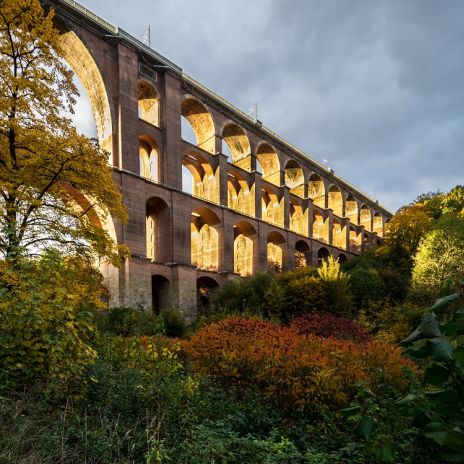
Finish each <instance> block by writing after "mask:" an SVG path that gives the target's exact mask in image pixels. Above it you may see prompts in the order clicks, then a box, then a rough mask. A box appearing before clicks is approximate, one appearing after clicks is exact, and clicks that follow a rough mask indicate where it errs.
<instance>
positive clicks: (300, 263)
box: [295, 240, 311, 268]
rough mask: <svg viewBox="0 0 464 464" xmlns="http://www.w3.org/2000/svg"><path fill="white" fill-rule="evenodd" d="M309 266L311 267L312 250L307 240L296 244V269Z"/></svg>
mask: <svg viewBox="0 0 464 464" xmlns="http://www.w3.org/2000/svg"><path fill="white" fill-rule="evenodd" d="M309 266H311V248H310V247H309V245H308V243H307V242H306V241H305V240H298V241H297V242H296V243H295V267H296V268H304V267H309Z"/></svg>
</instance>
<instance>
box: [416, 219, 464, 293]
mask: <svg viewBox="0 0 464 464" xmlns="http://www.w3.org/2000/svg"><path fill="white" fill-rule="evenodd" d="M463 236H464V235H463ZM463 236H460V234H458V233H457V232H455V231H453V230H447V229H446V228H444V227H442V228H437V229H435V230H433V231H432V232H430V233H428V234H427V235H425V236H424V238H423V239H422V240H421V242H420V245H419V248H418V251H417V254H416V256H415V257H414V268H413V271H412V282H413V285H414V287H415V288H416V289H418V290H420V291H422V292H423V293H424V294H427V295H430V296H431V297H433V298H436V297H438V295H439V292H440V288H441V287H442V285H443V283H444V282H445V280H446V279H447V278H451V280H452V281H453V284H454V285H455V286H462V284H463V282H464V239H463Z"/></svg>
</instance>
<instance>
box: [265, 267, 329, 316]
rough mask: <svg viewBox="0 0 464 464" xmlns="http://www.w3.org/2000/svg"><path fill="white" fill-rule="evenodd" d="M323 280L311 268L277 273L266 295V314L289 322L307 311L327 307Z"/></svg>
mask: <svg viewBox="0 0 464 464" xmlns="http://www.w3.org/2000/svg"><path fill="white" fill-rule="evenodd" d="M326 298H327V295H326V292H325V289H324V285H323V283H322V281H321V280H320V279H318V278H316V277H314V272H313V271H312V270H311V269H307V268H304V269H297V270H296V271H292V272H284V273H281V274H277V275H276V277H275V278H274V280H273V282H272V283H271V285H270V286H269V288H268V291H267V292H266V294H265V297H264V303H265V304H264V310H263V313H264V316H265V317H267V318H269V319H276V320H279V321H281V322H288V321H289V320H291V319H293V318H294V317H296V316H300V315H301V314H304V313H306V312H310V311H319V310H322V311H323V310H325V309H327V307H328V305H327V301H326Z"/></svg>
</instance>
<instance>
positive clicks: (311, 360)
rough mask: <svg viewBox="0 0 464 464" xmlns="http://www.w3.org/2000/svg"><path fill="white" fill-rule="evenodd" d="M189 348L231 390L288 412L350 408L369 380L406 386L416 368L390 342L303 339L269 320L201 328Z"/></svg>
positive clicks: (199, 365)
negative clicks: (252, 392) (406, 375)
mask: <svg viewBox="0 0 464 464" xmlns="http://www.w3.org/2000/svg"><path fill="white" fill-rule="evenodd" d="M183 350H184V352H185V354H186V357H187V360H188V362H189V364H190V366H191V368H192V369H193V370H194V371H195V372H198V373H200V374H202V375H208V376H210V377H211V378H212V379H213V380H214V381H216V382H218V383H219V384H220V385H222V387H223V388H225V389H226V390H228V391H229V390H237V391H238V392H239V393H242V394H243V392H244V391H246V390H248V389H250V388H257V389H258V390H259V391H261V392H262V393H263V394H264V395H266V396H267V397H268V398H270V399H272V400H273V401H274V402H276V403H277V404H278V405H280V407H282V408H283V409H284V410H290V411H291V410H298V409H300V408H301V409H303V410H306V411H308V412H311V413H316V409H317V408H324V407H326V408H336V407H339V406H341V405H345V404H347V402H349V400H350V398H351V397H352V395H353V394H354V392H355V390H356V385H357V384H358V383H359V382H361V381H363V382H366V383H367V384H368V385H369V386H370V387H371V388H373V389H375V388H376V375H377V372H378V371H381V372H382V382H386V383H387V384H389V385H392V386H394V387H395V388H399V389H401V388H404V387H405V383H404V381H403V369H404V368H410V369H412V368H413V364H412V363H411V362H409V361H407V360H405V359H403V358H402V356H401V350H400V349H399V348H397V347H395V346H393V345H390V344H387V343H378V342H371V343H367V344H362V345H360V344H355V343H353V342H350V341H345V340H343V341H342V340H335V339H324V338H321V337H317V336H315V335H298V334H297V333H295V332H294V331H293V330H290V329H288V328H282V327H279V326H277V325H274V324H271V323H269V322H265V321H257V320H251V319H245V318H231V319H228V320H224V321H221V322H218V323H214V324H211V325H209V326H207V327H204V328H203V329H201V330H200V331H199V332H198V333H197V334H195V335H194V336H193V337H192V338H191V339H190V340H189V341H185V342H184V343H183Z"/></svg>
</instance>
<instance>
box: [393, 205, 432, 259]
mask: <svg viewBox="0 0 464 464" xmlns="http://www.w3.org/2000/svg"><path fill="white" fill-rule="evenodd" d="M432 224H433V218H432V217H431V215H430V211H429V210H428V209H427V208H426V207H425V206H424V205H423V204H419V203H418V204H413V205H410V206H406V207H404V208H402V209H400V210H399V211H398V212H397V213H396V214H395V215H394V216H393V218H392V219H391V220H390V222H389V223H388V228H387V234H386V239H387V244H388V245H389V246H391V247H394V248H399V247H400V248H404V249H405V250H406V251H407V252H408V253H409V254H410V255H414V253H415V252H416V250H417V247H418V245H419V242H420V239H421V238H422V236H423V235H424V234H425V233H427V232H428V231H429V230H430V228H431V227H432Z"/></svg>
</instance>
